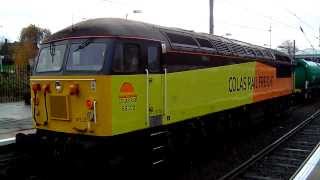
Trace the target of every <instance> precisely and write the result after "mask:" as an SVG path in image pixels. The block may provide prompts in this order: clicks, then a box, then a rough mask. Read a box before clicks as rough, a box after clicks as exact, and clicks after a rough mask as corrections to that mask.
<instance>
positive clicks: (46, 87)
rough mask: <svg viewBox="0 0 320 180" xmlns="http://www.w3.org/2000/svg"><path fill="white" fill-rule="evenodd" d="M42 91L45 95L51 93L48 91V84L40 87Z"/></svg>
mask: <svg viewBox="0 0 320 180" xmlns="http://www.w3.org/2000/svg"><path fill="white" fill-rule="evenodd" d="M42 90H43V92H44V93H45V94H46V93H50V92H51V91H50V84H44V85H43V86H42Z"/></svg>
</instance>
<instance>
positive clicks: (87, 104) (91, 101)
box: [86, 99, 94, 109]
mask: <svg viewBox="0 0 320 180" xmlns="http://www.w3.org/2000/svg"><path fill="white" fill-rule="evenodd" d="M93 105H94V101H93V100H92V99H87V100H86V107H87V108H88V109H93Z"/></svg>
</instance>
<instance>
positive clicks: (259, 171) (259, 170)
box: [219, 110, 320, 180]
mask: <svg viewBox="0 0 320 180" xmlns="http://www.w3.org/2000/svg"><path fill="white" fill-rule="evenodd" d="M319 116H320V110H318V111H316V112H315V113H314V114H312V115H311V116H310V117H308V118H307V119H306V120H304V121H303V122H301V123H300V124H299V125H297V126H296V127H295V128H293V129H292V130H291V131H289V132H288V133H286V134H285V135H283V136H282V137H280V138H279V139H278V140H276V141H274V142H273V143H272V144H270V145H269V146H267V147H266V148H264V149H262V150H261V151H260V152H258V153H257V154H255V155H253V156H252V157H251V158H250V159H249V160H247V161H246V162H244V163H242V164H241V165H240V166H238V167H236V168H235V169H233V170H232V171H230V172H229V173H227V174H225V175H224V176H223V177H221V178H219V180H226V179H246V180H251V179H252V180H254V179H290V177H291V176H292V175H293V174H294V173H295V172H296V171H297V170H298V169H299V167H300V166H301V165H302V164H303V162H304V160H305V159H306V158H307V157H308V156H309V155H310V153H312V151H313V149H314V148H315V147H317V144H318V143H319V141H320V119H319V118H318V117H319Z"/></svg>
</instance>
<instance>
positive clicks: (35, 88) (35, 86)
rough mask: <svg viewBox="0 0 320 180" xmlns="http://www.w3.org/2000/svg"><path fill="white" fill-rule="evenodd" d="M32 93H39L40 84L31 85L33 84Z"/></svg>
mask: <svg viewBox="0 0 320 180" xmlns="http://www.w3.org/2000/svg"><path fill="white" fill-rule="evenodd" d="M32 91H33V92H34V93H37V92H38V91H41V86H40V84H39V83H33V84H32Z"/></svg>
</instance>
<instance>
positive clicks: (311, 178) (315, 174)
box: [291, 143, 320, 180]
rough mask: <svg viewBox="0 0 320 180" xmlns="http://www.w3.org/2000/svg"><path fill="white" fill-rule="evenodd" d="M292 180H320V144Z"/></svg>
mask: <svg viewBox="0 0 320 180" xmlns="http://www.w3.org/2000/svg"><path fill="white" fill-rule="evenodd" d="M291 179H292V180H320V143H319V144H318V146H317V148H315V150H314V151H313V152H312V153H311V155H310V156H309V157H308V159H307V160H306V161H305V163H304V164H303V165H302V166H301V167H300V169H299V170H298V171H297V172H296V174H295V175H294V176H293V177H292V178H291Z"/></svg>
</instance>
